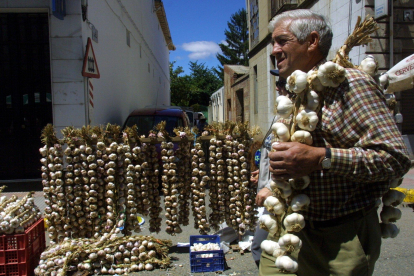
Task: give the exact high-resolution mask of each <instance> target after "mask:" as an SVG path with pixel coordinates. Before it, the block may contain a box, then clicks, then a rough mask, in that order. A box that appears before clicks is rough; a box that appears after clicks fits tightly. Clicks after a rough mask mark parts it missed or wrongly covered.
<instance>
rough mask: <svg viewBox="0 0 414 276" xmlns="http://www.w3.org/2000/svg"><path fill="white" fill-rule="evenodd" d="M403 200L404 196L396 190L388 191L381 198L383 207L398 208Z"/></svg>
mask: <svg viewBox="0 0 414 276" xmlns="http://www.w3.org/2000/svg"><path fill="white" fill-rule="evenodd" d="M404 198H405V194H404V193H402V192H400V191H397V190H389V191H388V192H386V193H385V194H384V195H383V196H382V202H383V203H384V205H385V206H393V207H395V206H398V205H400V204H401V203H402V202H403V201H404Z"/></svg>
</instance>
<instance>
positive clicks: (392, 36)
mask: <svg viewBox="0 0 414 276" xmlns="http://www.w3.org/2000/svg"><path fill="white" fill-rule="evenodd" d="M393 2H394V0H390V17H389V18H390V69H391V68H392V67H393V66H394V9H393V7H394V3H393Z"/></svg>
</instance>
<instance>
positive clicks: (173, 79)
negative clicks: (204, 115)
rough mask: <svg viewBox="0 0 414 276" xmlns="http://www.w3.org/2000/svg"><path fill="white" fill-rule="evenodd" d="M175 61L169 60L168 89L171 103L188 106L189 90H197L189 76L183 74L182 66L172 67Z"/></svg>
mask: <svg viewBox="0 0 414 276" xmlns="http://www.w3.org/2000/svg"><path fill="white" fill-rule="evenodd" d="M174 64H175V61H173V62H170V90H171V104H173V105H177V106H189V105H190V100H191V91H197V90H198V88H197V87H196V86H195V85H194V82H193V80H192V78H191V76H188V75H184V76H180V75H181V74H182V73H184V70H183V67H181V66H178V67H177V68H174Z"/></svg>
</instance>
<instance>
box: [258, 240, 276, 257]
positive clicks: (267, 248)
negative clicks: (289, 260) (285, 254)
mask: <svg viewBox="0 0 414 276" xmlns="http://www.w3.org/2000/svg"><path fill="white" fill-rule="evenodd" d="M260 248H261V249H262V250H263V251H264V252H266V253H267V254H269V255H273V252H274V251H275V250H278V249H279V248H280V246H279V243H277V242H274V241H271V240H264V241H262V243H261V244H260Z"/></svg>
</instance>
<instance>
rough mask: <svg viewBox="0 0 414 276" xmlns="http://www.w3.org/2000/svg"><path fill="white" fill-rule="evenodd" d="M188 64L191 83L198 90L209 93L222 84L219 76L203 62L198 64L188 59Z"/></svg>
mask: <svg viewBox="0 0 414 276" xmlns="http://www.w3.org/2000/svg"><path fill="white" fill-rule="evenodd" d="M189 66H190V71H191V78H192V80H193V83H194V84H195V86H197V88H198V90H199V91H204V92H207V93H208V94H210V95H211V94H213V93H214V92H216V91H217V90H218V89H219V88H220V87H221V86H223V82H222V81H221V80H220V78H218V77H217V75H216V74H215V73H214V71H213V70H211V69H209V68H208V67H207V66H206V65H205V63H200V64H199V63H198V61H195V62H192V61H190V63H189Z"/></svg>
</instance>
